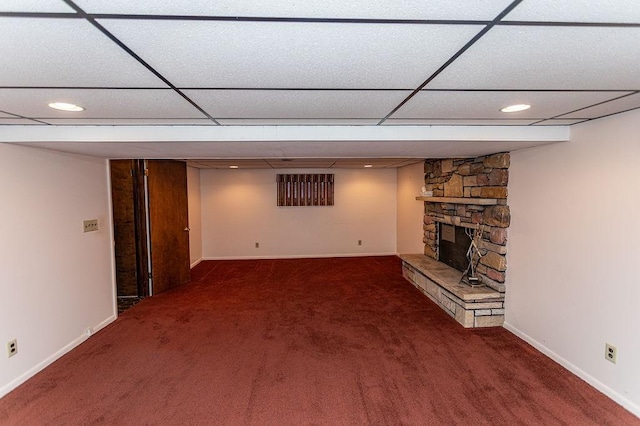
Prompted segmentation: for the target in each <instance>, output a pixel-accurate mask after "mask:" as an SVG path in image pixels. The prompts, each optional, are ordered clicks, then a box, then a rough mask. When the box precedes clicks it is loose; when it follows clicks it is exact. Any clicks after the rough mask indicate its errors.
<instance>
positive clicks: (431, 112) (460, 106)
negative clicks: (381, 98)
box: [393, 91, 625, 120]
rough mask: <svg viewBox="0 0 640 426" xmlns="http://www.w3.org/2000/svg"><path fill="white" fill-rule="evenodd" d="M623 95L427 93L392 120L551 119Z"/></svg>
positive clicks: (412, 100) (410, 103) (409, 103)
mask: <svg viewBox="0 0 640 426" xmlns="http://www.w3.org/2000/svg"><path fill="white" fill-rule="evenodd" d="M623 94H625V92H430V91H422V92H419V93H418V94H416V95H415V96H414V97H413V98H411V100H409V102H407V103H406V104H405V105H404V106H403V107H402V108H401V109H400V110H398V112H396V113H395V114H394V115H393V117H394V118H463V119H473V118H478V117H482V118H492V119H498V120H499V119H511V118H513V119H525V118H550V117H554V116H556V115H560V114H564V113H567V112H570V111H574V110H576V109H578V108H583V107H585V106H589V105H593V104H596V103H598V102H602V101H606V100H609V99H613V98H615V97H618V96H621V95H623ZM515 104H529V105H531V108H530V109H528V110H526V111H521V112H516V113H511V114H505V113H503V112H500V109H501V108H503V107H506V106H509V105H515Z"/></svg>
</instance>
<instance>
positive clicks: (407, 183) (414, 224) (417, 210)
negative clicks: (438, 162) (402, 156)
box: [397, 161, 424, 254]
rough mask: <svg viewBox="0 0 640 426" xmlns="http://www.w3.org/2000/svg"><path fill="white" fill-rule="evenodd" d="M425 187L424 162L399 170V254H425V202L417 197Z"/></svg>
mask: <svg viewBox="0 0 640 426" xmlns="http://www.w3.org/2000/svg"><path fill="white" fill-rule="evenodd" d="M423 186H424V161H420V162H419V163H416V164H412V165H410V166H405V167H400V168H399V169H398V221H397V222H398V223H397V230H398V231H397V232H398V243H397V249H398V254H403V253H421V254H422V253H424V243H423V242H422V238H423V234H424V231H423V228H422V222H423V220H424V202H422V201H416V196H417V195H420V191H421V189H422V187H423Z"/></svg>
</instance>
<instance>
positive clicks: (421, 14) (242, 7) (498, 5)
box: [76, 0, 511, 20]
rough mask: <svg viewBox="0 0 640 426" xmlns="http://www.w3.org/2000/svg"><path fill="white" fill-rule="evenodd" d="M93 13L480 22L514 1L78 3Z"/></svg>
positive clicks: (115, 0)
mask: <svg viewBox="0 0 640 426" xmlns="http://www.w3.org/2000/svg"><path fill="white" fill-rule="evenodd" d="M76 3H77V4H78V5H80V6H81V7H83V8H84V9H85V11H88V12H93V13H129V14H151V13H153V14H164V15H210V16H273V17H305V18H375V19H465V20H470V19H478V20H491V19H493V18H495V17H496V16H497V15H498V14H499V13H500V12H502V10H504V9H505V8H506V7H507V6H508V5H509V4H510V3H511V0H484V1H482V2H478V1H476V0H462V1H456V2H451V1H446V0H438V1H428V2H425V1H424V0H406V1H401V2H389V1H386V0H352V1H343V0H321V1H313V2H304V1H298V2H293V1H292V2H266V1H264V0H248V1H237V0H221V1H215V2H213V1H209V0H194V1H189V2H179V1H172V0H139V1H135V2H132V1H128V0H76Z"/></svg>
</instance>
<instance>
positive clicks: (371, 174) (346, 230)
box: [200, 169, 397, 259]
mask: <svg viewBox="0 0 640 426" xmlns="http://www.w3.org/2000/svg"><path fill="white" fill-rule="evenodd" d="M278 173H334V174H335V205H334V206H333V207H277V206H276V174H278ZM200 178H201V194H202V235H203V237H202V247H203V257H204V258H205V259H218V258H251V257H257V258H266V257H312V256H334V255H335V256H347V255H367V254H395V253H396V184H397V182H396V169H377V170H376V169H366V170H361V169H357V170H351V169H328V170H315V169H304V170H272V169H268V170H242V169H237V170H202V171H201V174H200ZM358 240H362V245H361V246H358V244H357V242H358ZM256 242H259V243H260V248H255V243H256Z"/></svg>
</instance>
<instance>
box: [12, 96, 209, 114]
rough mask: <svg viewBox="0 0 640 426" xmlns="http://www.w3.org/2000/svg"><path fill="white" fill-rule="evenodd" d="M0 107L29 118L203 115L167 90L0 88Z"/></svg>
mask: <svg viewBox="0 0 640 426" xmlns="http://www.w3.org/2000/svg"><path fill="white" fill-rule="evenodd" d="M50 102H68V103H73V104H76V105H80V106H82V107H84V108H85V111H82V112H75V113H74V112H65V111H58V110H55V109H52V108H49V107H48V106H47V105H48V104H49V103H50ZM0 110H3V111H7V112H10V113H13V114H19V115H22V116H24V117H31V118H33V117H42V118H72V119H86V118H103V119H106V118H204V115H203V114H202V113H201V112H199V111H198V110H197V109H195V108H194V107H193V106H192V105H191V104H189V103H188V102H187V101H185V100H184V99H183V98H182V97H181V96H180V95H178V94H176V93H175V92H174V91H173V90H170V89H160V90H154V89H141V90H133V89H111V90H108V89H95V90H93V89H0Z"/></svg>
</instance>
